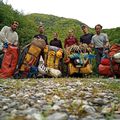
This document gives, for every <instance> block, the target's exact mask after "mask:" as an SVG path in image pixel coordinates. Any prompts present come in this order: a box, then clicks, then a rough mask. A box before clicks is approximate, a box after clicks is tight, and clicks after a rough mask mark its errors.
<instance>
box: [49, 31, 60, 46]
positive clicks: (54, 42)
mask: <svg viewBox="0 0 120 120" xmlns="http://www.w3.org/2000/svg"><path fill="white" fill-rule="evenodd" d="M50 45H51V46H56V47H58V48H62V43H61V40H59V39H58V33H56V32H54V33H53V40H51V41H50Z"/></svg>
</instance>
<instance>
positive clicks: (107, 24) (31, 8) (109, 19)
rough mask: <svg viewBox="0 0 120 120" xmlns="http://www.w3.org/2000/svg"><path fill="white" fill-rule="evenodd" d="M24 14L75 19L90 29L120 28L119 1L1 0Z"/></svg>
mask: <svg viewBox="0 0 120 120" xmlns="http://www.w3.org/2000/svg"><path fill="white" fill-rule="evenodd" d="M3 1H4V2H7V3H8V4H11V5H12V7H13V8H14V9H15V10H16V9H17V10H18V11H20V12H21V11H22V12H23V13H24V14H29V13H42V14H52V15H56V16H60V17H66V18H73V19H77V20H79V21H81V22H83V23H86V24H87V25H88V26H90V27H94V26H95V25H96V24H98V23H99V24H101V25H102V26H103V28H114V27H120V0H3Z"/></svg>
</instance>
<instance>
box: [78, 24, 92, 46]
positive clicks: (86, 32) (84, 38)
mask: <svg viewBox="0 0 120 120" xmlns="http://www.w3.org/2000/svg"><path fill="white" fill-rule="evenodd" d="M81 29H82V31H83V35H81V36H80V42H81V43H86V44H87V45H90V44H91V40H92V36H93V35H94V34H93V33H89V30H88V26H87V25H82V26H81Z"/></svg>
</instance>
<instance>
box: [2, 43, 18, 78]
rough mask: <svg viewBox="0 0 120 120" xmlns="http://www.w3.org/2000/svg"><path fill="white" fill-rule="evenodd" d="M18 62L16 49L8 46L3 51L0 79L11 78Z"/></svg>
mask: <svg viewBox="0 0 120 120" xmlns="http://www.w3.org/2000/svg"><path fill="white" fill-rule="evenodd" d="M17 62H18V47H15V46H12V45H9V46H8V48H7V49H4V57H3V60H2V65H1V68H0V78H8V77H12V75H13V74H14V71H15V68H16V65H17Z"/></svg>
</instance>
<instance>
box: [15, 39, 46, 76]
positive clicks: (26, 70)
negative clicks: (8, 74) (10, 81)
mask: <svg viewBox="0 0 120 120" xmlns="http://www.w3.org/2000/svg"><path fill="white" fill-rule="evenodd" d="M45 45H46V43H45V41H44V40H43V39H37V38H34V39H33V41H32V42H31V43H30V44H28V45H27V46H26V47H25V48H24V49H23V51H22V53H21V55H20V59H19V62H18V68H17V71H16V73H15V75H14V77H15V78H28V77H32V76H31V75H33V76H34V74H36V72H37V64H38V60H39V57H40V54H41V53H42V50H43V48H44V47H45ZM35 67H36V68H35ZM30 72H31V73H30ZM33 73H34V74H33ZM36 75H37V74H36Z"/></svg>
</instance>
